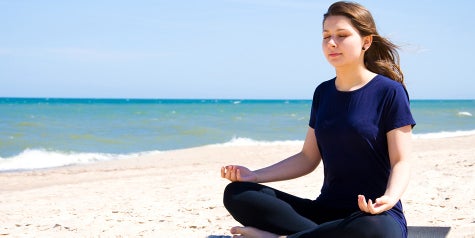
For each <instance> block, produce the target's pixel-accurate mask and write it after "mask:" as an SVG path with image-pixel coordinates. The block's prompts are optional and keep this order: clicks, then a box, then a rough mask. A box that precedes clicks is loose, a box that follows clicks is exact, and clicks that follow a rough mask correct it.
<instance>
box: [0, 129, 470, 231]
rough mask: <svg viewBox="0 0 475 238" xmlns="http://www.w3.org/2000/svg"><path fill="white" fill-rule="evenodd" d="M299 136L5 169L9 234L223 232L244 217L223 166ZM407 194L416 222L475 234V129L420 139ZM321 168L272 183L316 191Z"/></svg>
mask: <svg viewBox="0 0 475 238" xmlns="http://www.w3.org/2000/svg"><path fill="white" fill-rule="evenodd" d="M300 147H301V145H298V144H295V145H260V146H257V145H254V146H206V147H199V148H192V149H185V150H177V151H168V152H163V153H157V154H154V155H149V156H144V157H139V158H133V159H128V160H121V161H110V162H102V163H97V164H93V165H86V166H72V167H64V168H58V169H51V170H41V171H33V172H22V173H1V174H0V197H1V198H0V211H1V216H0V236H2V237H219V236H227V235H229V232H228V230H229V228H230V227H231V226H235V225H238V224H237V223H236V222H235V221H234V220H233V219H232V217H230V216H229V215H228V213H227V212H226V210H225V209H224V207H223V205H222V202H221V199H222V197H221V194H222V191H223V189H224V187H225V186H226V184H227V183H228V182H227V181H226V180H223V179H221V178H220V173H219V169H220V166H222V165H226V164H243V165H247V166H248V167H250V168H259V167H261V166H264V165H268V164H270V163H273V162H277V161H279V160H281V159H282V158H284V157H287V156H289V155H291V154H294V153H296V152H298V151H299V150H300ZM412 158H413V168H414V169H413V177H412V181H411V183H410V186H409V188H408V190H407V192H406V194H405V196H404V200H403V202H404V206H405V210H406V215H407V219H408V222H409V225H411V226H431V227H451V229H450V232H449V235H448V237H475V235H473V234H475V136H467V137H456V138H445V139H415V140H414V150H413V154H412ZM321 182H322V168H318V169H317V170H316V171H315V172H314V173H312V174H310V175H308V176H306V177H303V178H299V179H296V180H292V181H286V182H279V183H272V184H271V185H272V186H274V187H277V188H280V189H283V190H285V191H288V192H291V193H294V194H297V195H300V196H303V197H308V198H315V196H317V195H318V191H319V189H320V186H321Z"/></svg>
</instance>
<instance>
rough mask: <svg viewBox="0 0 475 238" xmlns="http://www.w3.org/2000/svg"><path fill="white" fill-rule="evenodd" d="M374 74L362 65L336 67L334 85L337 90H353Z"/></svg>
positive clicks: (366, 81) (365, 82) (369, 79)
mask: <svg viewBox="0 0 475 238" xmlns="http://www.w3.org/2000/svg"><path fill="white" fill-rule="evenodd" d="M375 76H376V74H375V73H373V72H371V71H369V70H368V69H366V68H364V67H359V68H352V69H349V68H345V69H336V82H335V86H336V88H337V89H338V90H339V91H354V90H357V89H359V88H361V87H363V86H364V85H366V84H367V83H368V82H369V81H371V79H373V78H374V77H375Z"/></svg>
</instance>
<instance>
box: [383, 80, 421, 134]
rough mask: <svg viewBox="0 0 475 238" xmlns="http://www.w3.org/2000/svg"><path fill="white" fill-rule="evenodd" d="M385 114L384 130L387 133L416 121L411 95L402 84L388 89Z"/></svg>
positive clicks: (413, 123)
mask: <svg viewBox="0 0 475 238" xmlns="http://www.w3.org/2000/svg"><path fill="white" fill-rule="evenodd" d="M385 107H386V109H385V114H384V123H383V126H384V128H383V129H384V132H385V133H387V132H389V131H391V130H394V129H396V128H400V127H404V126H407V125H411V126H412V127H414V126H415V125H416V122H415V120H414V118H413V116H412V113H411V108H410V102H409V96H408V93H407V91H406V89H405V88H404V86H402V84H399V85H398V86H397V87H394V88H392V89H391V90H389V91H388V94H387V97H386V104H385Z"/></svg>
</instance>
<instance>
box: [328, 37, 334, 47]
mask: <svg viewBox="0 0 475 238" xmlns="http://www.w3.org/2000/svg"><path fill="white" fill-rule="evenodd" d="M327 45H328V46H330V47H332V48H335V47H336V43H335V40H334V39H333V37H330V38H329V39H328V42H327Z"/></svg>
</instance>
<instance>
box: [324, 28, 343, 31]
mask: <svg viewBox="0 0 475 238" xmlns="http://www.w3.org/2000/svg"><path fill="white" fill-rule="evenodd" d="M339 31H349V30H348V29H346V28H341V29H337V30H336V31H335V32H339ZM323 32H329V30H325V29H323Z"/></svg>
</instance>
